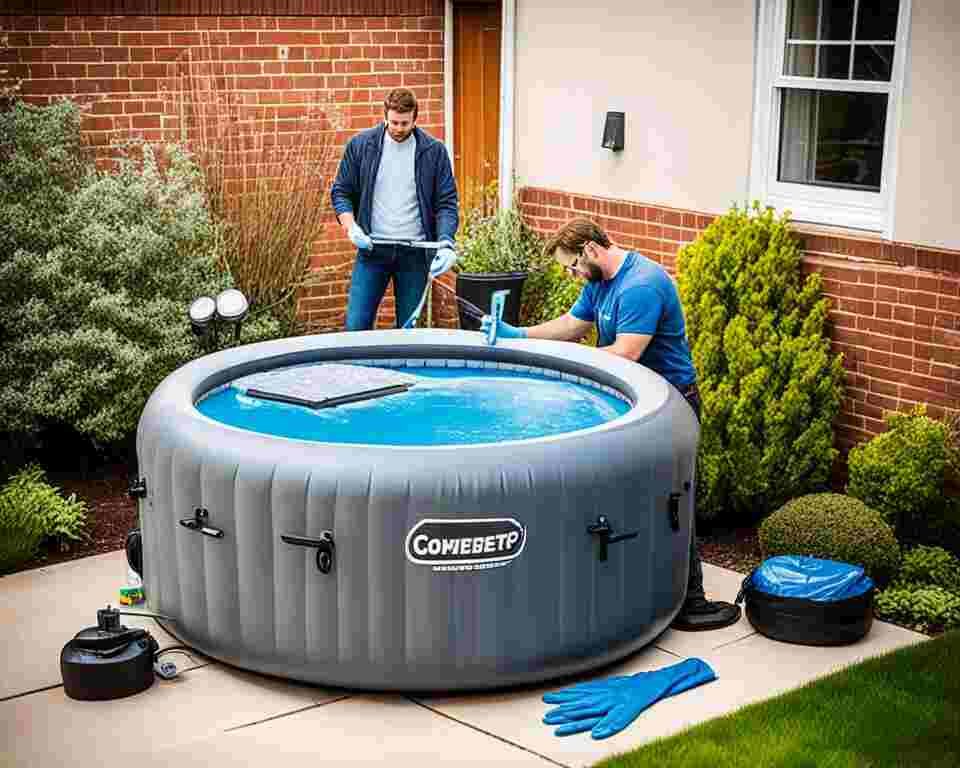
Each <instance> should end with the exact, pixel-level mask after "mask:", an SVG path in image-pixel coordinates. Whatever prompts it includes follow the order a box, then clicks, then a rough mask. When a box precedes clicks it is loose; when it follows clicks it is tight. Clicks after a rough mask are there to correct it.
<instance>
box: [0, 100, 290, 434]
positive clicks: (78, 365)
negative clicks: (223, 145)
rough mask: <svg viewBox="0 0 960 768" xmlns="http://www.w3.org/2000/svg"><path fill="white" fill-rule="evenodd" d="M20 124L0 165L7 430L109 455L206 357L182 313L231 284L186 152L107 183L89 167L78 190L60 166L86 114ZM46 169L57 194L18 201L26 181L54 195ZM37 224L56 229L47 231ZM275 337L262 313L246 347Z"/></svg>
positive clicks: (3, 132) (54, 113)
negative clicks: (61, 433) (68, 432)
mask: <svg viewBox="0 0 960 768" xmlns="http://www.w3.org/2000/svg"><path fill="white" fill-rule="evenodd" d="M13 112H14V113H16V114H15V115H14V117H7V116H0V122H3V121H8V122H9V121H12V122H13V128H12V129H11V128H10V126H9V125H7V126H6V127H5V128H3V129H0V138H2V141H3V145H2V147H0V154H2V155H5V156H8V157H12V158H14V162H12V163H4V164H0V190H2V193H0V206H2V207H0V222H5V223H4V224H0V227H2V230H3V233H2V234H0V239H2V240H3V242H4V243H5V244H6V245H7V247H6V248H4V249H3V250H0V431H6V432H25V433H35V432H36V431H37V430H39V428H40V427H41V426H42V425H44V424H49V423H61V424H66V425H68V426H70V427H72V428H73V429H76V430H77V431H78V432H80V433H82V434H84V435H87V436H89V437H91V438H93V439H94V440H95V441H98V442H100V443H113V442H116V441H119V440H121V439H123V438H124V437H126V436H128V435H129V434H131V433H132V432H133V431H134V430H135V429H136V425H137V421H138V419H139V417H140V412H141V411H142V409H143V405H144V404H145V402H146V400H147V397H149V395H150V393H151V392H152V391H153V389H154V388H155V387H156V385H157V384H159V382H160V381H161V380H162V379H163V378H164V377H165V376H166V375H167V374H169V373H170V372H171V371H172V370H174V369H175V368H177V367H178V366H180V365H182V364H183V363H185V362H187V361H189V360H190V359H191V358H193V357H195V356H197V355H198V354H200V351H201V350H200V348H199V347H198V345H197V344H196V342H195V340H194V337H193V336H192V334H191V332H190V328H189V323H188V322H187V321H186V308H187V306H188V305H189V303H190V301H191V300H192V299H193V298H195V297H196V296H198V295H200V294H202V293H207V294H209V295H214V294H216V292H217V291H219V290H221V289H223V288H225V287H227V286H229V285H230V284H231V280H230V277H229V276H228V275H226V274H223V273H221V272H220V271H219V269H218V266H217V265H218V260H217V256H216V253H215V251H214V244H215V243H216V242H217V237H216V228H215V227H216V225H215V223H214V222H213V221H212V219H211V218H210V214H209V212H208V209H207V206H206V202H205V199H204V196H203V194H202V193H201V191H200V187H199V175H198V172H197V169H196V166H195V165H194V163H193V162H192V160H191V158H190V157H189V156H188V155H187V154H186V153H185V152H184V151H182V150H181V149H180V148H178V147H176V146H169V147H165V148H164V149H163V150H161V151H159V154H160V158H159V159H158V157H157V156H156V155H157V154H158V152H155V150H154V149H153V147H152V146H151V145H149V144H145V145H142V147H141V148H140V149H141V152H140V154H141V158H140V159H134V158H133V157H132V156H131V154H125V155H124V156H123V157H122V158H121V159H120V163H119V167H118V169H117V170H114V171H109V172H107V171H96V170H95V169H93V168H92V167H89V166H88V167H87V168H86V169H85V171H84V173H83V175H82V179H81V180H80V181H77V178H78V174H76V173H74V170H73V165H72V164H71V163H72V160H70V161H68V160H64V159H63V158H65V157H66V158H73V157H74V154H75V148H76V146H77V143H78V141H79V140H78V138H77V136H78V131H79V120H78V114H77V108H76V107H75V106H72V105H68V103H64V104H60V105H57V106H56V107H49V108H40V107H31V106H26V105H23V106H21V105H18V106H17V107H15V108H14V110H13ZM17 115H19V117H18V116H17ZM17 120H20V121H21V122H22V123H23V124H24V125H25V126H27V128H29V130H26V129H24V128H22V126H21V124H20V123H19V122H17ZM37 136H40V137H41V138H42V145H43V147H44V150H43V151H39V148H38V147H35V146H34V145H35V144H37V142H39V141H40V139H38V138H37ZM57 146H59V147H60V149H59V150H56V147H57ZM61 166H63V167H67V168H69V169H70V173H69V174H68V173H66V172H65V171H63V172H61V170H60V169H61ZM48 171H49V173H50V174H52V176H53V178H55V179H59V181H58V182H57V184H55V185H53V187H52V188H51V190H48V191H47V192H49V193H47V192H44V194H41V195H39V196H38V197H37V198H36V199H34V198H32V197H30V196H25V197H24V196H18V195H16V194H14V193H12V192H11V189H12V187H13V186H15V185H16V184H17V183H20V181H22V180H24V179H27V180H31V181H30V183H31V184H33V185H34V186H35V187H38V188H43V189H46V187H45V186H44V185H45V184H46V183H47V182H46V181H45V178H46V175H47V174H48ZM46 205H49V206H51V208H52V209H55V210H53V214H52V218H51V212H50V211H48V210H44V209H43V206H46ZM31 217H36V218H37V219H38V220H42V221H45V222H47V223H46V224H44V226H43V229H44V231H45V233H41V234H37V233H36V232H35V231H34V229H33V228H31V226H30V224H29V221H30V219H31ZM278 328H279V326H278V324H277V323H276V321H274V320H272V319H271V318H270V317H269V316H267V315H262V316H261V317H259V318H255V319H251V320H248V322H247V323H246V324H245V326H244V336H243V339H242V340H243V341H245V342H248V341H254V340H257V339H259V338H268V337H270V336H273V335H276V333H277V332H278Z"/></svg>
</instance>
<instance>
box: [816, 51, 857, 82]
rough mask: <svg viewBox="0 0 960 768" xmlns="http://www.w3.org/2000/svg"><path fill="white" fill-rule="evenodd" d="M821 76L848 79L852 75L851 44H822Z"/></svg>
mask: <svg viewBox="0 0 960 768" xmlns="http://www.w3.org/2000/svg"><path fill="white" fill-rule="evenodd" d="M817 75H818V76H819V77H832V78H837V79H840V80H847V79H848V78H849V77H850V46H849V45H821V46H820V71H819V72H818V73H817Z"/></svg>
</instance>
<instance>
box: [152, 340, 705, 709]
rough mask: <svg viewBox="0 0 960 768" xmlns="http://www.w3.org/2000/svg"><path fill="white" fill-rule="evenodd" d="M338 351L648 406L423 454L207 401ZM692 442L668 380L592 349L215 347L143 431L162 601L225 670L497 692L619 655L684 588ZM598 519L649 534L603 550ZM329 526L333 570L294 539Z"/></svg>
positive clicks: (669, 612)
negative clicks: (202, 402) (575, 426)
mask: <svg viewBox="0 0 960 768" xmlns="http://www.w3.org/2000/svg"><path fill="white" fill-rule="evenodd" d="M334 360H336V361H343V362H350V361H351V360H354V361H355V360H368V361H369V360H376V361H382V362H383V363H384V364H386V363H387V361H388V360H394V361H401V362H402V363H404V364H405V363H406V361H410V363H411V364H413V365H446V364H450V365H460V366H468V367H469V366H473V367H477V366H482V365H492V364H499V365H501V366H504V367H513V366H520V367H521V368H522V367H523V366H531V367H532V368H534V369H542V370H543V371H546V372H548V373H549V374H550V375H553V376H556V375H558V373H559V375H561V376H573V377H583V378H584V379H586V380H589V381H591V382H594V383H596V384H599V385H602V386H606V387H612V388H614V389H616V390H617V391H618V392H620V393H622V394H623V395H626V397H627V398H628V399H629V400H631V401H632V402H633V403H634V406H633V407H632V408H631V410H630V411H629V412H627V413H626V414H625V415H624V416H621V417H619V418H617V419H615V420H613V421H610V422H607V423H606V424H603V425H600V426H597V427H592V428H589V429H585V430H580V431H577V432H572V433H568V434H563V435H558V436H554V437H546V438H538V439H533V440H524V441H511V442H504V443H498V444H483V445H456V446H425V447H416V446H379V445H363V446H358V445H346V444H330V443H320V442H307V441H301V440H292V439H288V438H281V437H273V436H269V435H265V434H260V433H256V432H252V431H247V430H242V429H237V428H234V427H230V426H227V425H225V424H222V423H219V422H216V421H213V420H211V419H209V418H207V417H205V416H203V415H202V414H201V413H200V412H199V411H198V410H197V409H196V408H195V407H194V404H195V403H196V401H197V400H198V399H199V398H200V397H201V396H202V395H204V394H205V393H207V392H209V391H210V390H211V389H213V388H215V387H217V386H220V385H222V384H225V383H226V382H228V381H230V380H232V379H234V378H236V377H238V376H241V375H245V374H248V373H254V372H257V371H263V370H269V369H272V368H276V367H279V366H285V365H294V364H298V363H304V362H311V361H317V362H322V361H328V362H329V361H334ZM446 361H452V362H450V363H447V362H446ZM395 364H396V363H395ZM411 372H413V373H415V372H416V370H415V369H412V370H411ZM384 429H385V430H389V425H388V424H385V425H384ZM698 435H699V432H698V425H697V422H696V419H695V417H694V415H693V412H692V410H691V409H690V407H689V406H688V405H687V403H686V402H685V401H684V399H683V398H682V397H681V396H680V394H679V393H678V392H677V391H676V390H675V389H674V388H673V387H671V386H669V385H668V384H667V383H666V381H665V380H664V379H662V378H660V377H659V376H657V375H656V374H654V373H652V372H651V371H649V370H648V369H646V368H644V367H642V366H639V365H636V364H633V363H630V362H628V361H626V360H622V359H621V358H618V357H616V356H614V355H611V354H609V353H607V352H601V351H599V350H596V349H593V348H589V347H585V346H583V345H575V344H566V343H561V342H549V341H528V340H524V341H501V342H498V344H497V345H496V346H495V347H488V346H486V345H485V344H484V343H483V341H482V336H481V334H479V333H477V332H466V331H443V330H423V331H394V330H391V331H367V332H361V333H337V334H325V335H320V336H307V337H298V338H291V339H283V340H279V341H272V342H264V343H260V344H252V345H248V346H243V347H237V348H234V349H229V350H225V351H222V352H218V353H216V354H212V355H208V356H205V357H203V358H200V359H198V360H195V361H193V362H191V363H189V364H188V365H185V366H183V367H182V368H180V369H178V370H177V371H175V372H174V373H172V374H171V375H170V376H168V377H167V378H166V379H165V380H164V381H163V382H162V383H161V384H160V386H159V387H158V388H157V389H156V391H155V392H154V393H153V394H152V396H151V398H150V400H149V402H148V403H147V405H146V407H145V409H144V412H143V415H142V417H141V419H140V424H139V428H138V431H137V454H138V458H139V466H140V474H141V477H142V478H143V479H144V480H145V481H146V489H147V490H146V496H145V497H144V498H143V499H141V500H140V507H139V513H140V522H141V528H142V532H143V570H144V587H145V590H146V594H147V599H148V606H149V608H150V609H151V610H153V611H157V612H159V613H162V614H166V615H169V616H171V617H173V618H174V619H175V621H176V624H174V625H171V626H170V629H171V630H172V631H173V632H174V633H175V634H176V635H177V636H178V637H179V638H180V639H181V640H182V641H184V642H187V643H189V644H191V645H193V646H195V647H196V648H198V649H200V650H202V651H203V652H205V653H207V654H209V655H210V656H213V657H215V658H218V659H220V660H222V661H224V662H227V663H229V664H233V665H236V666H239V667H244V668H248V669H252V670H257V671H260V672H264V673H268V674H274V675H279V676H283V677H289V678H295V679H299V680H305V681H310V682H314V683H320V684H326V685H334V686H343V687H348V688H358V689H377V690H445V691H450V690H455V689H479V688H494V687H499V686H507V685H514V684H519V683H528V682H533V681H538V680H544V679H546V678H550V677H555V676H560V675H566V674H570V673H575V672H580V671H583V670H586V669H589V668H592V667H596V666H599V665H603V664H607V663H609V662H611V661H614V660H616V659H618V658H620V657H622V656H625V655H627V654H629V653H631V652H633V651H635V650H637V649H639V648H641V647H642V646H644V645H645V644H647V643H648V642H650V641H651V640H652V639H653V638H655V637H656V636H657V635H658V634H659V633H660V632H662V631H663V630H664V629H665V628H666V627H667V626H668V624H669V623H670V622H671V621H672V619H673V617H674V616H675V615H676V613H677V612H678V610H679V608H680V605H681V602H682V601H683V599H684V596H685V593H686V583H687V569H688V565H689V547H690V535H691V520H692V518H693V511H694V498H693V488H694V487H695V483H694V476H693V475H694V467H695V463H694V462H695V455H696V445H697V440H698ZM198 509H203V510H206V517H205V518H202V519H201V521H200V524H199V525H197V524H196V523H195V521H196V519H197V516H196V511H197V510H198ZM600 515H605V516H606V518H607V519H608V521H609V525H610V527H611V528H612V530H613V536H614V537H616V536H618V535H619V534H621V533H632V532H637V534H638V535H637V536H636V537H634V538H629V539H625V540H623V541H619V542H615V543H610V544H609V545H608V547H607V555H606V559H605V560H601V559H600V546H599V541H600V539H601V536H598V535H592V534H590V533H588V532H587V528H588V526H591V525H593V524H595V523H596V522H597V520H598V518H599V516H600ZM181 521H182V522H181ZM477 521H479V522H477ZM190 526H193V527H190ZM202 528H205V529H206V530H205V531H204V530H202ZM325 531H329V532H331V533H332V539H333V557H332V562H329V563H324V564H325V565H329V572H326V573H324V572H322V571H321V569H320V565H321V562H320V560H319V559H318V556H317V555H318V552H319V551H320V550H319V549H318V548H315V547H314V546H301V545H298V544H295V543H294V544H291V543H288V542H286V541H284V540H283V539H282V538H281V537H282V536H284V535H286V536H290V535H293V536H300V537H305V538H306V539H308V540H312V541H313V542H316V541H319V540H320V539H321V538H322V536H323V533H324V532H325ZM218 534H219V535H218ZM511 534H512V535H511ZM435 539H440V540H441V541H440V543H437V544H433V543H431V542H432V541H433V540H435ZM458 539H465V540H468V541H469V542H470V543H458V544H451V543H450V542H451V541H454V540H458ZM443 540H447V542H448V543H447V547H448V549H447V550H446V554H444V550H443V549H442V547H443ZM474 542H476V543H474ZM457 547H461V548H462V549H463V550H466V554H464V553H462V552H461V553H460V554H459V555H454V554H451V553H452V552H454V551H455V548H457ZM474 547H476V549H477V550H481V551H480V553H479V554H476V553H474V552H473V551H472V550H473V548H474Z"/></svg>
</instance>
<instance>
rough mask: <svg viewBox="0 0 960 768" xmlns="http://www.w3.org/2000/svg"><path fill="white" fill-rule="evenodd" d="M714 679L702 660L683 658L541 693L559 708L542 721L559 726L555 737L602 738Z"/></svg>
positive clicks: (713, 675) (708, 667)
mask: <svg viewBox="0 0 960 768" xmlns="http://www.w3.org/2000/svg"><path fill="white" fill-rule="evenodd" d="M716 679H717V675H716V673H715V672H714V671H713V669H712V668H711V667H710V665H709V664H707V663H706V662H705V661H703V660H702V659H686V660H685V661H681V662H680V663H679V664H674V665H672V666H669V667H664V668H663V669H657V670H654V671H652V672H638V673H637V674H635V675H620V676H617V677H608V678H605V679H603V680H592V681H590V682H588V683H580V684H578V685H572V686H570V687H569V688H564V689H562V690H560V691H557V692H556V693H547V694H544V696H543V700H544V701H545V702H546V703H547V704H559V705H560V706H558V707H555V708H554V709H551V710H550V711H549V712H547V714H546V715H545V716H544V718H543V722H544V723H546V724H547V725H559V726H560V727H559V728H557V729H556V730H555V731H554V733H555V734H556V735H557V736H569V735H570V734H573V733H582V732H583V731H590V734H591V736H593V738H595V739H605V738H607V737H608V736H613V735H614V734H615V733H619V732H620V731H622V730H623V729H624V728H626V727H627V726H628V725H630V723H632V722H633V721H634V720H636V719H637V717H639V716H640V713H641V712H643V711H644V710H645V709H647V708H649V707H650V706H652V705H653V704H655V703H656V702H658V701H659V700H660V699H665V698H666V697H668V696H674V695H675V694H678V693H682V692H683V691H688V690H690V689H691V688H695V687H697V686H698V685H703V684H704V683H709V682H710V681H711V680H716Z"/></svg>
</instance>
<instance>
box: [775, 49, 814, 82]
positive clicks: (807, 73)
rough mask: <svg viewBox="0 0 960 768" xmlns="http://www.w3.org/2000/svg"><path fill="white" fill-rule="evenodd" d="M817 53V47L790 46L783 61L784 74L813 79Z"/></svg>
mask: <svg viewBox="0 0 960 768" xmlns="http://www.w3.org/2000/svg"><path fill="white" fill-rule="evenodd" d="M816 53H817V46H815V45H788V46H787V54H786V56H785V57H784V59H783V74H785V75H798V76H800V77H813V66H814V64H813V62H814V61H815V57H816Z"/></svg>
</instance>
